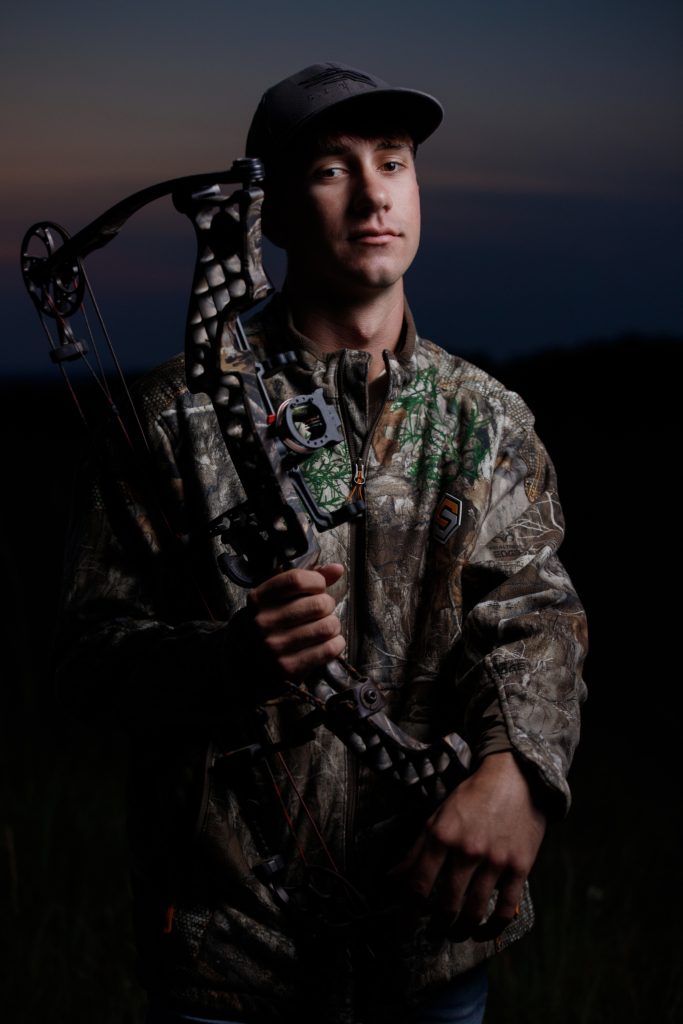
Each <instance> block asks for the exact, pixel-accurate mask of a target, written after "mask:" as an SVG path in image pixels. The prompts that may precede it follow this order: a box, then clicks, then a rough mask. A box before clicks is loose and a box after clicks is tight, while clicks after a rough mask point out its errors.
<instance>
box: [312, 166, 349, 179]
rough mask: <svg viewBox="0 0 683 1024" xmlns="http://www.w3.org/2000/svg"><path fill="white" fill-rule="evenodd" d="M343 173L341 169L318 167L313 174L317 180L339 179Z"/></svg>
mask: <svg viewBox="0 0 683 1024" xmlns="http://www.w3.org/2000/svg"><path fill="white" fill-rule="evenodd" d="M343 172H344V169H343V168H342V167H319V168H318V170H317V171H316V172H315V174H316V177H317V178H339V177H340V176H341V175H342V174H343Z"/></svg>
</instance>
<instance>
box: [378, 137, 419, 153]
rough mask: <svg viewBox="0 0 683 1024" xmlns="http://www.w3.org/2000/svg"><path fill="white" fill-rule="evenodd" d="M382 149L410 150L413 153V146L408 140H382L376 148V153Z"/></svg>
mask: <svg viewBox="0 0 683 1024" xmlns="http://www.w3.org/2000/svg"><path fill="white" fill-rule="evenodd" d="M380 149H409V150H411V151H412V149H413V144H412V142H410V141H409V140H408V139H381V140H380V141H379V142H378V143H377V145H376V146H375V151H377V150H380Z"/></svg>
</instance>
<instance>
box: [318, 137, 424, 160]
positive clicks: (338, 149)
mask: <svg viewBox="0 0 683 1024" xmlns="http://www.w3.org/2000/svg"><path fill="white" fill-rule="evenodd" d="M413 148H414V147H413V144H412V142H411V141H410V140H409V139H407V138H395V139H393V138H386V139H378V140H377V142H376V143H375V152H376V153H378V152H381V151H382V150H384V149H409V150H410V151H411V152H412V151H413ZM350 152H351V146H349V145H345V144H344V143H343V142H340V141H338V140H336V139H334V140H330V141H329V142H323V143H322V144H321V145H320V146H319V147H318V150H317V154H316V156H317V157H323V156H346V154H347V153H350Z"/></svg>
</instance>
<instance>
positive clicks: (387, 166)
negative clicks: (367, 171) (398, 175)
mask: <svg viewBox="0 0 683 1024" xmlns="http://www.w3.org/2000/svg"><path fill="white" fill-rule="evenodd" d="M383 166H384V170H385V171H390V172H392V173H393V172H394V171H398V170H400V169H401V167H403V164H402V163H401V161H400V160H387V161H385V163H384V165H383Z"/></svg>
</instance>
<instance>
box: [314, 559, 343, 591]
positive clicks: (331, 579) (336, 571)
mask: <svg viewBox="0 0 683 1024" xmlns="http://www.w3.org/2000/svg"><path fill="white" fill-rule="evenodd" d="M316 572H319V573H320V575H321V576H323V577H324V579H325V583H326V584H327V586H328V587H331V586H332V584H333V583H336V582H337V580H340V579H341V578H342V576H343V575H344V566H343V565H341V563H340V562H330V564H329V565H319V566H317V567H316Z"/></svg>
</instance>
